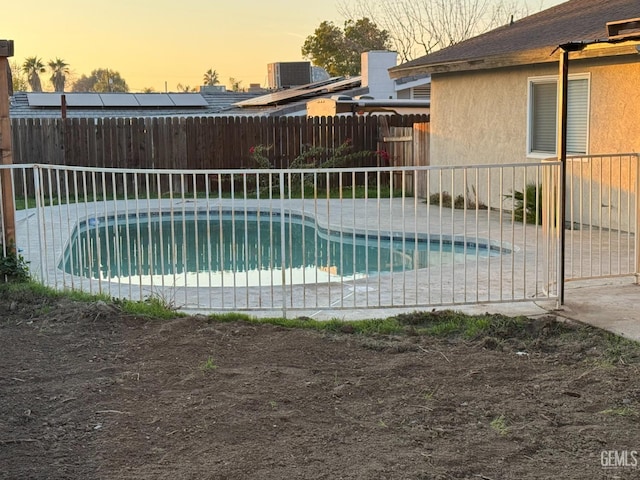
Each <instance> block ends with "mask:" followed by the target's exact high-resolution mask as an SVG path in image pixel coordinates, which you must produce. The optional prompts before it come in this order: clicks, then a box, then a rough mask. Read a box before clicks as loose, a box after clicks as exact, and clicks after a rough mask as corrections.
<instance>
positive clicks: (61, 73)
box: [48, 57, 69, 92]
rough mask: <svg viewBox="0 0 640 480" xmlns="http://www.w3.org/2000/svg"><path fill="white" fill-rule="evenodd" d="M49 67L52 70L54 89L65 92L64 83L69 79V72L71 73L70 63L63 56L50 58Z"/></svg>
mask: <svg viewBox="0 0 640 480" xmlns="http://www.w3.org/2000/svg"><path fill="white" fill-rule="evenodd" d="M48 65H49V69H50V70H51V78H50V80H51V83H52V84H53V89H54V90H55V91H56V92H64V84H65V83H66V81H67V74H68V73H69V64H68V63H66V62H65V61H64V60H62V59H61V58H57V57H56V59H55V60H49V63H48Z"/></svg>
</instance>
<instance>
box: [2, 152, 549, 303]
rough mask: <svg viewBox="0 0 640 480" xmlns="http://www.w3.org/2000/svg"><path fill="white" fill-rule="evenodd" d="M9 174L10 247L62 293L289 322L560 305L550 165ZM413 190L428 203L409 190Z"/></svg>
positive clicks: (22, 170) (38, 168)
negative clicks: (270, 313)
mask: <svg viewBox="0 0 640 480" xmlns="http://www.w3.org/2000/svg"><path fill="white" fill-rule="evenodd" d="M12 168H13V169H14V177H13V178H14V182H13V190H14V193H15V197H16V202H17V205H18V209H17V211H16V243H17V247H18V248H19V251H20V253H21V255H23V256H24V258H25V259H26V260H27V261H28V262H29V265H30V269H31V272H32V274H33V275H34V276H35V277H36V278H38V279H40V280H41V281H42V282H43V283H45V284H47V285H51V286H53V287H55V288H59V289H80V290H84V291H87V292H91V293H104V294H108V295H110V296H114V297H124V298H131V299H144V298H146V297H149V296H158V297H161V298H163V299H164V300H165V301H167V302H171V303H173V304H174V305H175V306H176V307H178V308H181V309H184V310H203V311H221V310H280V311H282V312H283V313H284V314H286V312H287V311H288V310H297V311H301V310H304V311H307V312H313V311H319V310H333V309H369V308H395V307H427V306H436V305H457V304H470V303H484V302H507V301H508V302H512V301H527V300H533V299H539V298H557V295H558V291H557V287H558V285H559V279H558V275H559V269H558V264H559V263H558V262H559V258H560V257H559V241H560V235H559V230H558V227H557V222H553V221H549V222H547V225H546V226H545V227H543V225H542V224H541V223H542V218H543V217H545V216H546V217H548V216H547V215H544V214H543V207H544V208H554V207H553V206H554V205H557V204H558V201H557V200H558V199H557V195H558V192H559V184H554V185H552V186H550V187H549V188H547V187H545V188H544V189H543V187H542V185H543V182H544V181H545V178H547V179H549V178H553V179H556V180H551V181H552V182H557V179H558V178H559V174H558V172H559V164H558V163H557V162H547V163H542V164H513V165H485V166H468V167H413V168H411V167H403V168H394V169H389V168H365V169H359V170H351V169H341V168H336V169H328V170H305V169H298V170H242V171H238V170H228V171H204V170H197V171H182V172H176V171H167V170H126V169H117V170H116V169H97V168H79V167H78V168H75V167H63V166H53V165H25V166H14V167H12ZM546 181H547V182H548V181H549V180H546ZM418 182H422V185H426V186H427V187H426V189H427V194H426V197H425V198H418V197H413V196H410V195H409V194H408V192H416V191H417V190H418V189H417V188H416V185H418ZM543 190H544V191H545V193H544V196H543ZM25 202H26V203H25ZM3 218H4V216H3ZM3 227H4V226H3Z"/></svg>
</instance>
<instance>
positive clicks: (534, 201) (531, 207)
mask: <svg viewBox="0 0 640 480" xmlns="http://www.w3.org/2000/svg"><path fill="white" fill-rule="evenodd" d="M505 197H507V198H513V201H514V203H513V215H514V218H515V220H516V221H518V222H522V221H523V220H526V222H527V223H533V224H535V223H537V224H538V225H541V224H542V185H535V184H533V183H530V184H528V185H527V186H526V187H525V191H524V192H521V191H519V190H516V191H514V192H513V197H512V195H505Z"/></svg>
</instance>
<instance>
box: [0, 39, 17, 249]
mask: <svg viewBox="0 0 640 480" xmlns="http://www.w3.org/2000/svg"><path fill="white" fill-rule="evenodd" d="M11 56H13V40H0V155H2V165H11V164H12V163H13V155H12V149H11V120H10V119H9V91H10V88H11V86H10V85H9V82H10V81H11V79H10V78H9V71H10V70H9V60H8V58H9V57H11ZM12 179H13V170H12V169H11V168H5V169H3V170H2V174H1V178H0V181H1V182H2V213H3V215H4V219H3V220H4V221H3V225H4V229H3V232H2V233H3V236H4V238H3V246H4V251H5V252H7V253H15V244H16V219H15V206H14V204H13V182H12Z"/></svg>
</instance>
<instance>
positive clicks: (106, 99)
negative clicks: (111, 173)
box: [9, 92, 259, 118]
mask: <svg viewBox="0 0 640 480" xmlns="http://www.w3.org/2000/svg"><path fill="white" fill-rule="evenodd" d="M65 95H68V97H69V98H68V101H67V117H68V118H113V117H118V118H140V117H169V116H171V117H206V116H214V115H226V114H227V113H226V111H227V110H228V109H230V108H233V107H232V105H233V104H234V103H236V102H239V101H242V100H247V99H250V98H253V97H256V96H257V95H259V94H256V93H249V92H214V93H169V94H161V93H135V94H134V93H105V94H97V93H68V94H65ZM60 96H61V93H55V92H45V93H35V94H34V93H27V92H15V94H14V95H13V97H11V102H10V108H9V115H10V117H11V118H60V116H61V107H60V103H61V99H60Z"/></svg>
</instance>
